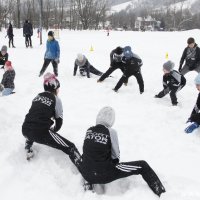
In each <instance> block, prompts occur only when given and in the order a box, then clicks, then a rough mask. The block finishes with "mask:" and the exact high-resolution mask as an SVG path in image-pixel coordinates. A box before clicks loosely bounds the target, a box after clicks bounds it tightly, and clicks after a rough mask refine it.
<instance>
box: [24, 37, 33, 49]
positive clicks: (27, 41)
mask: <svg viewBox="0 0 200 200" xmlns="http://www.w3.org/2000/svg"><path fill="white" fill-rule="evenodd" d="M25 45H26V47H29V46H30V47H32V40H31V36H30V35H25Z"/></svg>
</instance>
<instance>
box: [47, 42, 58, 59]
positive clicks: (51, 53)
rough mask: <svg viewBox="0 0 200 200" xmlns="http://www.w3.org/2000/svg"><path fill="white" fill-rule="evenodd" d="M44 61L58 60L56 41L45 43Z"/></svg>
mask: <svg viewBox="0 0 200 200" xmlns="http://www.w3.org/2000/svg"><path fill="white" fill-rule="evenodd" d="M44 58H45V59H56V58H60V46H59V44H58V41H56V40H55V39H54V40H47V43H46V52H45V55H44Z"/></svg>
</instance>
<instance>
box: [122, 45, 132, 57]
mask: <svg viewBox="0 0 200 200" xmlns="http://www.w3.org/2000/svg"><path fill="white" fill-rule="evenodd" d="M124 57H125V58H131V57H133V52H132V50H131V47H130V46H126V47H124Z"/></svg>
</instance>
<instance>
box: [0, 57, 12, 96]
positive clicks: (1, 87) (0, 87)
mask: <svg viewBox="0 0 200 200" xmlns="http://www.w3.org/2000/svg"><path fill="white" fill-rule="evenodd" d="M4 68H5V73H4V74H3V78H2V81H1V84H0V91H2V96H7V95H9V94H12V92H13V90H14V88H15V84H14V79H15V70H14V69H13V67H12V63H11V62H10V61H6V63H5V66H4Z"/></svg>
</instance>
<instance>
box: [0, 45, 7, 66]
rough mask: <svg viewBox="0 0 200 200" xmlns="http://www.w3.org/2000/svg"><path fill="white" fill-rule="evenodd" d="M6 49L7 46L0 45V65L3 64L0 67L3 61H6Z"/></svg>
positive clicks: (3, 63)
mask: <svg viewBox="0 0 200 200" xmlns="http://www.w3.org/2000/svg"><path fill="white" fill-rule="evenodd" d="M7 50H8V48H7V46H6V45H4V46H2V48H1V51H0V65H3V66H2V67H1V69H3V68H4V65H5V62H6V61H8V53H7Z"/></svg>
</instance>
